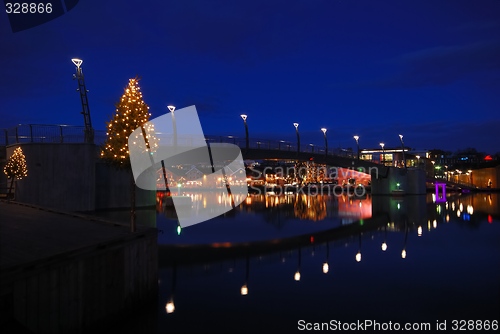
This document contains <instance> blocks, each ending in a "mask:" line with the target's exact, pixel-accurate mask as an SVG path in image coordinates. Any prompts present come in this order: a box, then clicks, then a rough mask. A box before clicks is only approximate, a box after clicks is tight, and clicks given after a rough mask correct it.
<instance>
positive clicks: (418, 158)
mask: <svg viewBox="0 0 500 334" xmlns="http://www.w3.org/2000/svg"><path fill="white" fill-rule="evenodd" d="M415 158H417V167H418V166H420V155H416V156H415Z"/></svg>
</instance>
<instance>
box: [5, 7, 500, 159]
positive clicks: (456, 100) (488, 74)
mask: <svg viewBox="0 0 500 334" xmlns="http://www.w3.org/2000/svg"><path fill="white" fill-rule="evenodd" d="M0 42H1V43H0V78H1V89H0V128H8V127H11V126H14V125H16V124H19V123H22V124H28V123H32V124H71V125H83V116H82V115H81V114H80V112H81V104H80V97H79V94H78V93H77V92H76V88H77V82H76V81H74V80H72V75H73V73H75V66H74V65H73V64H72V63H71V60H70V59H71V58H81V59H83V60H84V62H83V65H82V68H83V72H84V75H85V81H86V85H87V88H88V89H89V91H90V92H89V106H90V113H91V117H92V123H93V126H94V128H96V129H104V128H105V122H106V121H108V120H109V119H110V118H111V116H112V115H113V114H114V109H115V108H114V105H115V103H116V102H117V101H118V100H119V99H120V96H121V95H122V93H123V89H124V87H125V86H126V84H127V82H128V79H129V78H133V77H135V76H139V77H140V78H141V81H140V84H141V87H142V92H143V96H144V100H145V102H146V103H147V104H148V105H149V106H150V107H151V109H150V110H151V113H152V117H157V116H160V115H162V114H164V113H166V112H167V111H168V110H167V108H166V106H167V105H169V104H173V105H175V106H176V107H177V108H182V107H186V106H189V105H193V104H194V105H196V107H197V110H198V113H199V116H200V121H201V124H202V127H203V129H204V132H205V134H207V135H234V136H238V137H244V133H245V132H244V125H243V121H242V119H241V118H240V116H239V115H240V114H242V113H245V114H247V115H248V120H247V122H248V126H249V132H250V137H251V138H252V139H265V138H269V139H282V140H291V141H294V140H295V129H294V127H293V125H292V123H293V122H298V123H300V126H299V131H300V134H301V142H302V143H303V145H306V144H308V143H315V144H317V145H322V144H323V133H322V132H321V131H320V128H321V127H326V128H327V129H328V132H327V135H328V141H329V146H330V147H331V148H333V147H344V148H348V147H352V148H355V146H356V144H355V141H354V139H353V135H359V136H360V146H361V148H376V147H379V146H378V144H379V143H380V142H385V143H386V148H388V147H391V146H397V145H399V137H398V134H399V133H401V134H403V135H404V141H405V144H406V145H408V146H410V147H412V148H417V149H432V148H441V149H445V150H450V151H456V150H457V149H463V148H466V147H475V148H477V149H478V150H480V151H484V152H486V153H490V154H492V153H495V152H498V151H500V130H499V129H500V116H499V111H500V108H499V106H500V1H498V0H481V1H472V0H465V1H460V0H447V1H444V0H440V1H434V0H428V1H425V0H418V1H407V0H404V1H403V0H393V1H383V0H369V1H368V0H367V1H365V0H325V1H319V0H312V1H292V0H266V1H258V0H252V1H235V0H232V1H213V0H210V1H208V0H207V1H193V0H176V1H151V0H142V1H118V0H106V1H100V0H80V2H79V3H78V4H77V5H76V6H75V7H74V8H73V9H72V10H70V11H68V12H67V13H66V14H64V15H63V16H61V17H59V18H57V19H55V20H53V21H50V22H48V23H46V24H43V25H40V26H37V27H34V28H32V29H29V30H24V31H20V32H16V33H13V32H12V30H11V27H10V26H9V21H8V19H7V15H6V14H5V12H4V11H2V12H1V13H0Z"/></svg>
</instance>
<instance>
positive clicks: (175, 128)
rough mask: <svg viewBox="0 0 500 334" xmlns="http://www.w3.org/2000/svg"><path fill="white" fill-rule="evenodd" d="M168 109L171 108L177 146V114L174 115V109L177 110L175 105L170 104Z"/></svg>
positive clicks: (175, 144)
mask: <svg viewBox="0 0 500 334" xmlns="http://www.w3.org/2000/svg"><path fill="white" fill-rule="evenodd" d="M167 108H168V110H170V114H171V115H172V126H173V128H174V146H177V124H176V123H175V115H174V111H175V107H174V106H172V105H170V106H167Z"/></svg>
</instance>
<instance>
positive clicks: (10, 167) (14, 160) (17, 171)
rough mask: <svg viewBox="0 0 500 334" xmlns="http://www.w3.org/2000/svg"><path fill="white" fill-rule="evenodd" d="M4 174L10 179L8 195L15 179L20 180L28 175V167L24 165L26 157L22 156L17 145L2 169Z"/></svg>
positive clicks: (21, 150)
mask: <svg viewBox="0 0 500 334" xmlns="http://www.w3.org/2000/svg"><path fill="white" fill-rule="evenodd" d="M3 171H4V173H5V175H7V177H8V178H10V179H11V181H10V188H9V197H10V195H11V193H12V188H13V186H14V181H15V179H16V178H17V179H19V180H21V179H22V178H23V177H26V176H28V167H27V166H26V157H25V156H24V153H23V149H22V148H21V147H18V148H16V149H15V150H14V153H12V155H11V156H10V158H9V160H8V161H7V164H6V165H5V167H4V169H3Z"/></svg>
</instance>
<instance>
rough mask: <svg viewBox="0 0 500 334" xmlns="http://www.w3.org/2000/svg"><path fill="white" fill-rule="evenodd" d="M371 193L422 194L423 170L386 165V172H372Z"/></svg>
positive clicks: (423, 184)
mask: <svg viewBox="0 0 500 334" xmlns="http://www.w3.org/2000/svg"><path fill="white" fill-rule="evenodd" d="M371 191H372V195H423V194H425V193H426V187H425V170H423V169H420V168H407V169H406V168H396V167H388V170H387V173H386V174H378V175H375V176H374V175H373V174H372V190H371Z"/></svg>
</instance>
